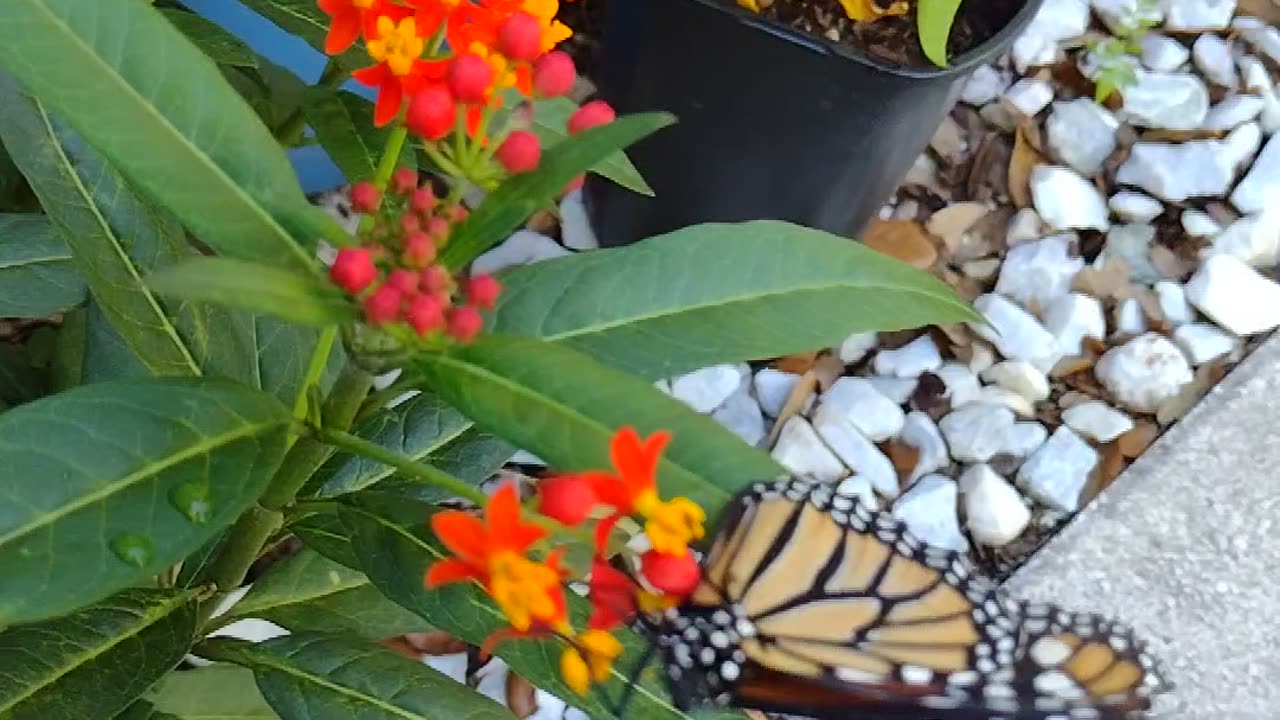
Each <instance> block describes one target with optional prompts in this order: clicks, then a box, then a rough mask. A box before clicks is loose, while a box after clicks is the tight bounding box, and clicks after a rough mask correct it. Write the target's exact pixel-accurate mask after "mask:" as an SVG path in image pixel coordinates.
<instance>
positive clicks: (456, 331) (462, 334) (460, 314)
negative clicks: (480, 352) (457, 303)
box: [448, 305, 484, 343]
mask: <svg viewBox="0 0 1280 720" xmlns="http://www.w3.org/2000/svg"><path fill="white" fill-rule="evenodd" d="M483 328H484V318H482V317H480V311H479V310H476V309H475V308H473V307H471V306H469V305H464V306H462V307H456V308H453V309H452V310H450V311H449V331H448V332H449V337H451V338H453V339H454V340H457V341H458V342H460V343H469V342H471V341H472V340H474V339H475V337H476V335H479V334H480V330H482V329H483Z"/></svg>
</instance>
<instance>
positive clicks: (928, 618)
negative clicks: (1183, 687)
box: [651, 478, 1167, 720]
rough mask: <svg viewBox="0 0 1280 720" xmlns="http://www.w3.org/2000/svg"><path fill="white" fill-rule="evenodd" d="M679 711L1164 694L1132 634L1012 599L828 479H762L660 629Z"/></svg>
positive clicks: (1039, 706) (1019, 719)
mask: <svg viewBox="0 0 1280 720" xmlns="http://www.w3.org/2000/svg"><path fill="white" fill-rule="evenodd" d="M651 629H652V630H653V632H654V633H655V634H656V647H657V649H658V650H659V651H661V653H662V656H663V659H664V664H665V670H666V674H667V681H668V686H669V688H670V690H671V692H672V696H673V698H674V700H675V703H676V705H677V706H678V707H680V708H681V709H682V710H687V709H690V708H692V707H694V706H697V705H700V704H706V703H714V704H719V705H732V706H736V707H745V708H754V709H759V710H769V711H776V712H783V713H791V714H803V715H809V716H814V717H820V718H836V717H840V718H843V717H857V718H859V719H860V720H861V719H863V718H866V719H867V720H870V719H871V718H875V719H876V720H891V719H901V720H908V719H909V720H1130V719H1132V718H1139V717H1143V716H1144V713H1145V711H1146V710H1148V709H1149V707H1150V701H1149V697H1150V696H1151V695H1152V694H1153V693H1155V692H1158V691H1162V690H1164V689H1167V686H1166V685H1165V683H1164V682H1163V680H1162V679H1161V678H1160V675H1159V671H1158V670H1157V668H1156V665H1155V661H1154V660H1153V658H1152V657H1151V656H1150V655H1148V654H1147V653H1146V651H1145V650H1144V648H1143V645H1142V644H1141V643H1140V642H1139V641H1137V640H1136V639H1135V638H1134V636H1133V633H1132V631H1131V630H1129V629H1128V628H1126V627H1125V626H1123V625H1121V624H1120V623H1116V622H1112V621H1110V620H1108V619H1106V618H1103V617H1101V616H1097V615H1091V614H1085V613H1068V612H1065V611H1063V610H1060V609H1058V608H1056V607H1052V606H1047V605H1039V604H1031V603H1024V602H1019V601H1015V600H1012V599H1010V598H1009V597H1007V596H1006V595H1005V594H1004V593H1003V592H1001V591H999V590H998V589H997V588H996V587H995V586H994V585H993V584H992V583H991V582H990V581H988V580H986V579H985V578H981V577H977V576H974V575H971V574H970V571H969V569H968V566H967V565H966V564H965V562H964V560H963V558H961V556H960V555H959V554H958V553H956V552H953V551H950V550H943V549H940V548H935V547H930V546H927V545H925V544H923V543H922V542H920V541H919V540H918V539H917V538H916V537H915V536H913V535H912V534H911V533H910V532H909V531H908V530H907V529H906V527H905V526H904V525H903V524H902V523H900V522H898V521H897V520H896V519H894V518H893V517H892V516H890V515H888V514H886V513H880V512H876V511H873V510H870V509H868V508H867V506H866V505H865V504H863V503H862V502H861V501H860V500H859V499H858V498H857V497H854V496H845V495H841V494H838V493H837V492H836V491H835V490H834V488H833V487H832V486H831V485H829V484H820V483H816V482H809V481H807V480H803V479H799V478H791V479H785V480H780V481H777V482H774V483H771V484H767V483H758V484H756V485H755V486H753V487H751V488H749V489H748V490H746V491H744V492H742V493H741V494H739V495H738V496H737V497H736V498H735V500H734V501H733V502H732V503H731V504H730V506H729V507H728V509H727V510H726V516H725V518H723V520H722V522H721V524H720V531H719V533H718V535H717V536H716V538H715V540H714V542H713V544H712V547H711V549H710V550H709V551H708V553H707V555H706V557H705V558H704V560H703V580H702V584H701V585H700V586H698V588H697V589H696V590H695V591H694V592H693V594H692V595H691V596H690V597H689V598H688V599H687V600H686V601H685V602H684V603H683V604H682V605H680V606H678V607H675V608H672V609H670V610H668V611H666V613H665V614H664V615H663V616H662V617H661V619H660V620H658V621H656V623H655V624H654V625H652V627H651Z"/></svg>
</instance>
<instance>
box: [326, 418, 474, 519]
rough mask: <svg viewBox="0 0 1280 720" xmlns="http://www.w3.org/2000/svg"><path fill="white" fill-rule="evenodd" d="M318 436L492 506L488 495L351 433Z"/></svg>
mask: <svg viewBox="0 0 1280 720" xmlns="http://www.w3.org/2000/svg"><path fill="white" fill-rule="evenodd" d="M315 433H316V434H315V437H316V439H317V440H319V441H320V442H323V443H327V444H329V445H332V446H333V447H335V448H338V449H339V450H346V451H347V452H349V453H352V454H354V455H362V456H364V457H367V458H369V459H370V460H377V461H378V462H380V463H383V464H385V465H390V466H391V467H393V468H395V469H397V470H399V471H400V472H402V473H404V474H405V475H408V476H409V477H411V478H413V479H415V480H418V481H420V482H422V483H424V484H427V485H431V486H434V487H438V488H440V489H442V490H445V491H447V492H450V493H453V494H454V495H456V496H458V497H463V498H466V499H468V500H470V501H472V502H474V503H476V504H477V505H481V506H483V505H485V504H486V503H488V502H489V498H488V496H487V495H485V494H484V493H482V492H480V491H479V490H477V489H476V488H474V487H472V486H471V485H468V484H467V483H465V482H463V481H461V480H459V479H457V478H455V477H453V476H452V475H450V474H449V473H446V472H444V471H443V470H440V469H439V468H435V467H432V466H430V465H426V464H424V463H418V462H414V461H412V460H410V459H409V458H407V457H405V456H403V455H399V454H397V453H394V452H392V451H390V450H388V449H386V448H384V447H382V446H381V445H377V444H375V443H371V442H369V441H368V440H365V439H363V438H359V437H356V436H355V435H352V434H351V433H348V432H345V431H343V430H338V429H335V428H331V427H323V428H315Z"/></svg>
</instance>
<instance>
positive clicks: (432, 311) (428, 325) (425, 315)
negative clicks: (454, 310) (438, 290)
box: [405, 295, 444, 336]
mask: <svg viewBox="0 0 1280 720" xmlns="http://www.w3.org/2000/svg"><path fill="white" fill-rule="evenodd" d="M405 320H408V321H409V325H410V326H412V327H413V329H414V331H415V332H417V333H418V335H422V336H425V335H427V334H428V333H432V332H435V331H436V330H439V329H440V328H442V327H444V303H442V302H440V299H439V298H437V297H435V296H433V295H418V296H417V297H415V298H414V299H413V300H411V301H410V302H409V311H408V312H407V313H405Z"/></svg>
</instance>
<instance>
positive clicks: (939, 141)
mask: <svg viewBox="0 0 1280 720" xmlns="http://www.w3.org/2000/svg"><path fill="white" fill-rule="evenodd" d="M929 147H931V148H933V151H934V152H936V153H938V156H939V157H942V158H945V159H948V160H954V159H955V158H958V157H960V156H961V155H963V154H964V152H965V151H966V150H968V149H969V142H968V141H967V140H965V131H964V129H963V128H961V127H960V123H958V122H956V121H955V118H952V117H951V116H950V115H947V116H945V117H943V118H942V124H941V125H939V126H938V129H937V130H935V131H934V133H933V138H932V139H930V140H929Z"/></svg>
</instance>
